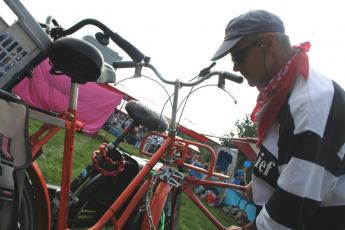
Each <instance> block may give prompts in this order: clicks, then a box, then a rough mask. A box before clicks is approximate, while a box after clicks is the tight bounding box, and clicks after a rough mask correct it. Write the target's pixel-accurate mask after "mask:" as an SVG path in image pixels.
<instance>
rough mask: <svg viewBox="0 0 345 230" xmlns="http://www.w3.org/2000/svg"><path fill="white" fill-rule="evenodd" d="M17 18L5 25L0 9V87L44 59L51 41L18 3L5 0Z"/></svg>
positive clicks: (11, 84) (10, 82)
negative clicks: (10, 23)
mask: <svg viewBox="0 0 345 230" xmlns="http://www.w3.org/2000/svg"><path fill="white" fill-rule="evenodd" d="M4 2H5V3H6V4H7V5H8V7H9V8H10V9H11V10H12V11H13V13H14V14H15V15H16V16H17V17H18V20H16V22H14V23H13V24H12V25H8V24H7V23H6V21H5V20H4V19H3V18H2V17H1V10H0V88H1V89H7V88H9V87H11V86H13V85H15V84H16V83H17V82H18V79H20V78H21V77H22V75H23V73H24V72H25V71H26V70H28V69H30V68H32V67H34V65H35V64H37V63H39V62H40V61H41V60H43V59H44V58H45V57H46V56H47V52H48V50H49V47H50V45H51V43H52V41H51V39H50V38H49V37H48V35H47V34H46V33H45V31H44V30H43V29H42V28H41V26H40V25H39V24H38V23H37V21H36V20H35V19H34V18H33V17H32V16H31V14H30V13H29V11H28V10H27V9H26V8H25V7H24V6H23V5H22V4H21V2H19V1H18V0H4Z"/></svg>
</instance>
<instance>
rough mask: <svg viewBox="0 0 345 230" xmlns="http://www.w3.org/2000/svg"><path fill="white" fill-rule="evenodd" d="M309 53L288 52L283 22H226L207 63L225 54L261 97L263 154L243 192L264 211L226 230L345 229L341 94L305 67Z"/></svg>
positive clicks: (262, 17)
mask: <svg viewBox="0 0 345 230" xmlns="http://www.w3.org/2000/svg"><path fill="white" fill-rule="evenodd" d="M309 48H310V44H309V43H308V42H306V43H303V44H301V45H299V46H294V47H291V45H290V42H289V38H288V36H287V35H286V34H285V29H284V25H283V22H282V20H281V19H280V18H279V17H278V16H276V15H274V14H272V13H270V12H267V11H263V10H256V11H250V12H248V13H245V14H242V15H240V16H238V17H236V18H234V19H233V20H231V21H230V22H229V24H228V25H227V27H226V31H225V39H224V42H223V43H222V45H221V46H220V48H219V49H218V51H217V52H216V54H215V55H214V57H213V58H212V60H213V61H215V60H218V59H220V58H222V57H224V56H225V55H227V54H230V55H231V57H232V61H233V63H234V65H233V70H234V71H239V72H240V73H241V74H242V75H243V76H244V77H245V78H246V79H247V81H248V84H249V85H250V86H256V87H257V88H258V90H259V95H258V99H257V105H256V106H255V108H254V111H253V113H252V119H253V120H254V121H256V125H257V129H258V138H259V141H258V146H259V147H260V153H259V155H258V157H257V160H256V162H255V168H254V172H253V178H252V183H251V184H250V185H248V186H247V187H246V188H247V190H246V193H247V194H248V195H249V196H251V195H252V197H253V201H254V203H255V204H256V205H258V207H261V209H260V208H259V209H258V215H257V217H256V220H255V221H254V222H253V223H250V224H248V225H246V226H244V227H242V228H241V227H237V226H231V227H230V228H229V229H232V230H234V229H260V230H270V229H273V230H277V229H298V230H300V229H302V230H304V229H306V230H309V229H312V230H315V229H316V230H317V229H323V230H325V229H332V230H344V229H345V176H344V175H345V160H344V155H345V146H344V141H345V122H344V119H345V94H344V91H343V89H342V88H341V87H339V86H338V85H337V84H336V83H335V82H333V81H332V80H330V79H329V78H327V77H325V76H324V75H322V74H321V73H319V72H317V71H315V70H314V69H312V68H309V61H308V56H307V51H308V50H309Z"/></svg>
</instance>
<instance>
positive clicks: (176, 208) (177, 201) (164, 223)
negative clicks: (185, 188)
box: [159, 187, 181, 230]
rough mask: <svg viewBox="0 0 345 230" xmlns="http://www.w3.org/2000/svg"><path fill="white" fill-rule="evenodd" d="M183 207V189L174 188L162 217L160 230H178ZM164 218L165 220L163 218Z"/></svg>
mask: <svg viewBox="0 0 345 230" xmlns="http://www.w3.org/2000/svg"><path fill="white" fill-rule="evenodd" d="M180 207H181V188H176V187H173V188H172V189H171V191H170V192H169V194H168V198H167V200H166V202H165V204H164V209H163V212H162V215H161V221H160V224H159V229H164V230H177V229H178V223H179V217H180ZM163 216H164V218H163Z"/></svg>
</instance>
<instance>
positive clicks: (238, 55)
mask: <svg viewBox="0 0 345 230" xmlns="http://www.w3.org/2000/svg"><path fill="white" fill-rule="evenodd" d="M260 41H261V38H259V39H257V40H255V41H253V42H251V43H250V44H249V45H248V46H246V47H244V48H243V49H240V50H237V51H236V52H232V53H231V58H232V62H233V63H234V64H235V65H239V64H241V63H242V62H243V61H244V59H245V58H246V57H247V55H248V53H249V51H250V50H251V48H253V47H254V46H256V45H258V44H260Z"/></svg>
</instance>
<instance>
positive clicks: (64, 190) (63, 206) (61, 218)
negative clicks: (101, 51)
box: [57, 83, 78, 230]
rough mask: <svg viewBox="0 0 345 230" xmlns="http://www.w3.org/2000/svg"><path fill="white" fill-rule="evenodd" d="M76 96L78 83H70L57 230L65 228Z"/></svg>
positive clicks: (72, 151)
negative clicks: (68, 122)
mask: <svg viewBox="0 0 345 230" xmlns="http://www.w3.org/2000/svg"><path fill="white" fill-rule="evenodd" d="M77 98H78V84H77V83H71V91H70V103H69V107H70V108H69V110H68V116H67V119H68V120H69V121H70V122H71V126H70V127H67V128H66V131H65V144H64V154H63V163H62V175H61V192H60V207H59V214H58V228H57V229H58V230H64V229H66V228H67V217H68V193H69V189H70V182H71V176H72V161H73V153H74V135H75V129H76V109H77Z"/></svg>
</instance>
